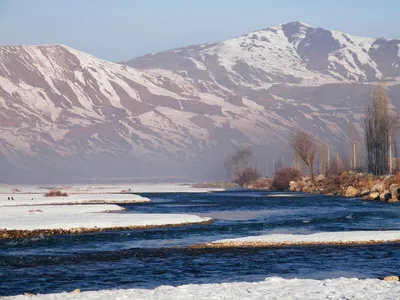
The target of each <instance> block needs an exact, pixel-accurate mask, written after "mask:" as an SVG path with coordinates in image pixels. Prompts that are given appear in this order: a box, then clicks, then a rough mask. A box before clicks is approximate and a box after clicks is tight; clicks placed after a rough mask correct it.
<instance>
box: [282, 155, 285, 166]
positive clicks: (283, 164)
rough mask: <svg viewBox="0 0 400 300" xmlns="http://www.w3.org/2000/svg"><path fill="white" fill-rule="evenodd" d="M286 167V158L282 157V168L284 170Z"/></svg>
mask: <svg viewBox="0 0 400 300" xmlns="http://www.w3.org/2000/svg"><path fill="white" fill-rule="evenodd" d="M284 167H285V157H284V156H282V168H284Z"/></svg>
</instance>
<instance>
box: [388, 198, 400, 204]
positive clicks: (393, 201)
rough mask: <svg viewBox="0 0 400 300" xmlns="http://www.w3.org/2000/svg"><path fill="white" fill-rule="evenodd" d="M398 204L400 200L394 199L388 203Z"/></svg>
mask: <svg viewBox="0 0 400 300" xmlns="http://www.w3.org/2000/svg"><path fill="white" fill-rule="evenodd" d="M396 202H399V200H397V199H393V198H392V199H389V200H388V203H396Z"/></svg>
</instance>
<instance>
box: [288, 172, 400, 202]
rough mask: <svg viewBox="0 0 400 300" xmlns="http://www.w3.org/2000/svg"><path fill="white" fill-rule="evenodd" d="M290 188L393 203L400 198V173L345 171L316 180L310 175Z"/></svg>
mask: <svg viewBox="0 0 400 300" xmlns="http://www.w3.org/2000/svg"><path fill="white" fill-rule="evenodd" d="M289 190H290V191H292V192H306V193H315V194H326V195H328V196H331V195H333V196H344V197H361V198H362V199H365V200H380V201H385V202H389V203H392V202H398V201H399V200H400V175H387V176H373V175H371V174H368V173H356V172H344V173H341V174H339V175H337V176H335V177H329V178H325V177H324V176H323V175H319V176H317V177H316V178H315V181H314V182H312V180H311V179H310V178H309V177H303V178H302V179H301V180H299V181H297V182H291V183H290V185H289Z"/></svg>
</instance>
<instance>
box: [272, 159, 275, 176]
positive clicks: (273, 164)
mask: <svg viewBox="0 0 400 300" xmlns="http://www.w3.org/2000/svg"><path fill="white" fill-rule="evenodd" d="M274 174H275V158H273V159H272V176H274Z"/></svg>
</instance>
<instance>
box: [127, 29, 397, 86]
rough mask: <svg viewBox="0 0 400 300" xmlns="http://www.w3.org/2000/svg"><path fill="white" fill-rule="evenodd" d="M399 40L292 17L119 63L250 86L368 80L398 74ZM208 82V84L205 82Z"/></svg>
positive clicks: (199, 78)
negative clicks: (355, 33) (215, 40)
mask: <svg viewBox="0 0 400 300" xmlns="http://www.w3.org/2000/svg"><path fill="white" fill-rule="evenodd" d="M399 53H400V40H395V39H392V40H390V39H373V38H363V37H357V36H352V35H348V34H345V33H341V32H337V31H331V30H325V29H322V28H315V27H312V26H310V25H307V24H304V23H300V22H293V23H288V24H282V25H278V26H275V27H271V28H268V29H265V30H260V31H255V32H252V33H249V34H246V35H243V36H240V37H237V38H234V39H231V40H226V41H222V42H219V43H210V44H203V45H195V46H190V47H186V48H181V49H173V50H169V51H165V52H162V53H157V54H150V55H145V56H142V57H139V58H136V59H133V60H130V61H127V62H125V64H127V65H130V66H132V67H136V68H144V69H149V68H161V69H168V70H172V71H174V72H179V73H180V74H182V75H183V76H188V77H189V78H191V79H193V80H195V81H196V83H197V84H198V85H199V86H201V85H202V84H203V85H204V81H213V82H214V83H216V84H217V85H218V84H219V85H222V86H223V87H225V88H228V89H237V86H239V87H240V88H241V89H245V90H247V89H249V88H250V89H255V88H264V87H268V86H269V85H270V84H273V83H276V82H285V83H293V84H321V83H328V82H348V81H351V82H371V81H378V80H382V79H384V78H386V79H388V78H391V79H395V78H396V77H400V67H399V65H400V56H399ZM207 88H209V86H207Z"/></svg>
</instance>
